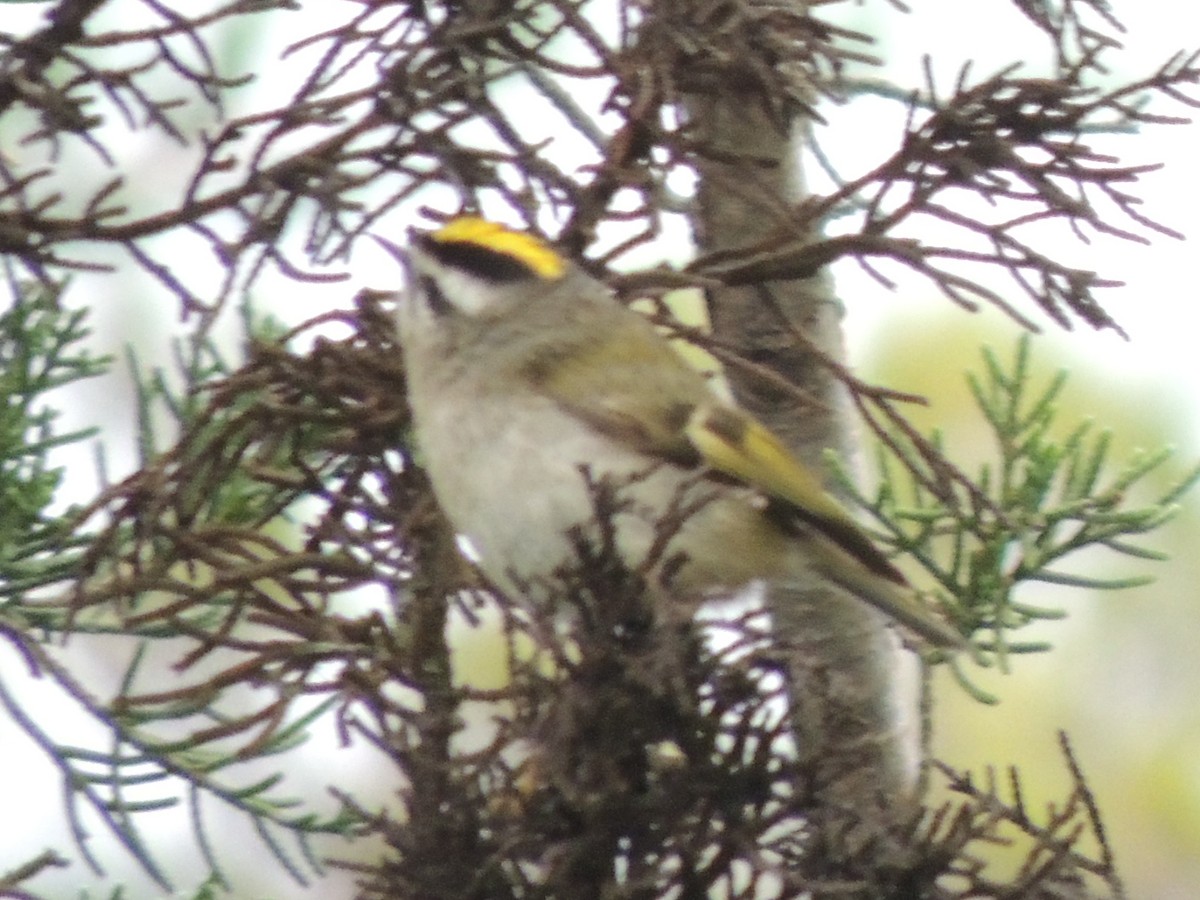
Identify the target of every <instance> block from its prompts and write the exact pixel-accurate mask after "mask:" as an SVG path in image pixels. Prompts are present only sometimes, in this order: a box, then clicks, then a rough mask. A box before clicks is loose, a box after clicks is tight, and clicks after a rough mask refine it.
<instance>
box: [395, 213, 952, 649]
mask: <svg viewBox="0 0 1200 900" xmlns="http://www.w3.org/2000/svg"><path fill="white" fill-rule="evenodd" d="M377 240H378V241H379V243H380V244H381V245H382V246H383V247H384V248H385V249H387V250H388V252H389V253H390V254H391V255H393V256H394V257H396V259H398V260H399V261H400V263H401V264H402V266H403V267H404V269H405V271H406V273H407V284H406V288H405V290H403V291H402V292H401V293H400V295H399V308H398V313H397V316H398V321H397V324H398V330H399V336H400V344H401V348H402V352H403V356H404V371H405V375H406V381H407V390H408V399H409V403H410V406H411V409H412V416H413V425H414V430H415V434H416V438H417V441H418V445H419V447H420V449H421V452H422V460H423V465H424V466H425V467H426V468H427V470H428V474H429V477H430V481H431V483H432V486H433V490H434V493H435V495H436V497H437V500H438V502H439V504H440V506H441V507H442V509H443V511H444V512H445V514H446V516H447V517H448V519H449V521H450V523H451V525H452V526H453V528H454V529H455V530H456V531H457V532H458V533H459V534H460V535H461V536H463V537H464V538H465V539H466V540H467V542H468V543H469V545H470V546H471V547H472V548H473V550H474V553H475V555H477V559H476V560H475V561H476V562H477V563H478V564H479V566H480V568H481V569H482V570H483V572H484V573H485V574H486V575H487V576H488V578H489V579H490V580H491V581H492V582H493V583H494V584H495V585H496V586H497V587H499V588H500V589H501V590H504V591H505V592H506V593H511V594H514V595H518V594H519V593H520V590H521V587H522V585H529V584H532V583H537V582H538V580H539V579H546V578H548V577H551V576H552V574H553V573H554V572H556V571H557V570H560V569H561V567H562V566H563V565H564V564H566V563H568V562H569V561H570V560H571V559H572V558H573V553H572V543H571V540H570V538H569V536H568V535H569V532H570V531H571V529H572V528H576V527H579V526H586V525H587V524H588V523H589V522H591V521H593V519H594V515H595V506H594V492H593V488H592V487H589V477H590V479H592V484H593V485H594V484H595V483H596V481H598V480H599V479H610V480H611V483H614V484H618V485H620V491H621V493H620V496H621V498H622V500H623V501H625V502H622V503H620V504H619V505H618V507H617V510H616V512H615V513H614V514H613V517H612V525H613V528H614V531H615V535H616V541H615V543H616V546H617V550H618V552H619V553H620V555H621V558H622V559H623V560H624V561H625V563H626V564H627V565H629V566H630V567H631V568H632V567H636V566H638V565H640V564H642V563H643V562H644V561H645V560H646V559H647V558H648V557H649V556H650V555H651V554H652V552H654V550H655V548H656V547H658V544H656V540H658V539H659V538H660V537H661V536H662V534H663V528H662V521H663V519H664V517H665V516H667V515H668V513H669V512H670V511H672V510H676V511H678V510H680V509H681V508H686V509H688V510H690V511H689V512H688V514H687V515H686V516H685V517H684V518H683V519H682V521H681V522H680V523H679V524H678V525H677V527H676V528H675V530H674V531H673V532H672V533H670V535H669V546H668V547H667V548H666V552H665V553H664V554H662V557H661V558H662V559H664V560H668V559H669V560H672V563H671V565H669V566H667V565H663V566H661V567H660V570H659V572H658V574H657V577H658V578H659V579H660V581H661V583H660V584H659V585H658V587H659V588H661V589H662V590H663V591H665V592H666V593H667V594H668V595H669V596H671V597H673V598H679V599H680V600H690V601H692V602H696V603H698V602H702V601H704V600H705V599H709V598H714V599H715V598H722V597H729V596H731V595H733V594H735V593H736V592H738V591H740V590H741V589H743V588H745V587H747V586H750V585H752V584H755V583H766V584H772V583H778V584H782V585H792V586H796V587H800V588H805V587H810V586H815V585H821V584H825V585H831V586H835V587H836V588H839V589H841V590H843V591H846V592H849V593H850V594H852V595H854V596H856V597H858V598H860V599H862V600H864V601H866V602H868V603H870V604H872V605H874V606H875V607H877V608H879V609H880V610H882V611H883V612H885V613H886V614H887V615H889V616H890V617H891V618H892V619H894V620H895V621H896V622H899V623H900V624H901V625H903V626H905V627H906V628H908V629H910V630H911V631H913V632H915V633H916V634H918V635H920V636H921V637H922V638H924V639H925V640H926V641H928V642H930V643H931V644H933V645H935V646H938V647H954V646H962V645H963V644H964V640H963V637H962V635H961V634H960V633H959V632H958V631H957V629H955V628H954V627H952V626H951V625H950V624H949V623H947V622H945V621H943V620H942V619H941V618H939V617H938V616H937V615H936V614H935V613H934V612H933V611H932V610H930V609H929V608H927V607H926V606H925V605H923V604H922V602H921V601H920V599H919V598H918V596H917V595H916V593H915V592H914V591H913V590H912V589H911V588H910V587H909V586H908V584H907V582H906V581H905V578H904V576H903V575H902V574H901V573H900V571H899V570H898V569H896V567H895V566H893V565H892V564H891V563H890V562H889V561H888V559H887V558H886V557H885V556H884V555H883V553H882V552H881V551H880V550H879V549H878V548H877V547H876V546H875V545H874V544H873V543H872V541H871V540H870V538H869V537H868V536H867V535H866V534H865V533H864V532H863V531H862V530H861V529H860V528H859V527H858V525H857V524H856V523H855V521H854V520H853V518H851V517H850V515H849V514H848V513H846V511H845V510H844V509H842V507H841V506H840V505H838V503H837V502H836V501H835V500H834V499H833V498H832V497H830V496H829V495H828V494H827V493H826V492H825V491H824V489H823V488H822V486H821V483H820V481H819V479H818V478H817V477H816V476H815V475H814V474H813V473H812V472H811V471H810V470H809V469H808V468H806V467H805V466H804V464H802V463H801V462H800V461H799V460H797V459H796V458H795V456H794V455H793V454H792V453H791V452H790V451H789V450H788V449H787V448H786V447H785V446H784V444H783V443H782V441H781V440H780V439H779V438H778V437H776V436H775V435H774V434H773V433H772V432H771V431H769V430H768V429H767V428H766V427H765V426H763V425H762V424H761V423H759V422H758V421H756V420H755V419H754V418H753V417H752V416H750V415H749V414H747V413H746V412H745V411H743V410H742V409H740V408H738V407H737V406H736V405H733V404H732V403H730V402H729V401H727V400H724V399H722V398H720V397H719V396H718V395H717V394H716V393H715V392H714V391H713V389H712V388H711V387H710V385H709V382H708V381H707V380H706V379H705V377H704V376H703V375H701V374H700V373H699V372H698V371H697V370H695V369H693V368H692V367H691V366H690V365H688V364H687V363H686V362H685V361H684V360H683V358H682V357H680V356H679V354H678V353H676V352H675V350H674V349H673V348H672V347H671V345H670V344H669V343H668V342H667V340H666V339H665V338H664V337H663V336H662V335H661V334H659V332H658V331H657V330H656V329H655V328H654V326H653V325H652V324H651V322H650V321H649V320H648V319H647V318H645V317H644V316H642V315H640V314H639V313H637V312H635V311H633V310H630V309H628V308H627V307H625V306H624V305H622V304H621V303H620V302H619V301H618V300H617V299H616V298H615V297H613V296H612V294H611V293H610V292H609V291H608V289H607V288H606V287H605V286H604V284H603V283H602V282H600V281H598V280H597V279H595V278H593V277H591V276H590V275H588V274H587V273H586V272H584V271H583V270H582V269H581V268H579V267H578V266H577V265H575V264H573V263H572V262H571V261H570V260H568V259H566V258H564V257H563V256H562V255H560V254H559V253H558V252H556V251H555V250H554V249H553V248H552V247H551V246H549V245H548V244H547V243H545V242H543V241H541V240H539V239H538V238H536V237H534V236H533V235H530V234H528V233H524V232H519V231H514V230H511V229H509V228H506V227H504V226H502V225H499V224H496V223H493V222H490V221H487V220H484V219H480V218H475V217H471V216H464V217H460V218H457V219H454V220H451V221H450V222H449V223H448V224H446V225H444V226H442V227H441V228H439V229H437V230H435V231H432V232H418V233H414V234H413V235H411V240H410V246H409V247H408V248H407V249H405V248H401V247H397V246H396V245H394V244H392V243H390V242H388V241H386V240H383V239H380V238H377ZM660 543H661V541H660Z"/></svg>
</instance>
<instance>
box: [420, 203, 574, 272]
mask: <svg viewBox="0 0 1200 900" xmlns="http://www.w3.org/2000/svg"><path fill="white" fill-rule="evenodd" d="M429 237H430V239H431V240H432V241H434V242H435V243H437V244H441V245H442V246H447V245H454V244H458V245H467V246H474V247H479V248H480V249H483V250H488V251H490V252H492V253H496V254H499V255H500V256H505V257H508V258H509V259H511V260H512V261H513V262H515V263H518V264H520V265H522V266H524V267H525V268H527V269H529V271H531V272H533V273H535V274H537V275H539V276H540V277H542V278H545V279H548V280H554V279H558V278H561V277H562V276H563V275H564V274H565V273H566V271H567V264H566V262H565V261H564V260H563V258H562V257H561V256H559V255H558V254H557V253H556V252H555V251H554V250H553V249H552V248H551V247H550V246H549V245H547V244H546V243H545V242H544V241H542V240H540V239H539V238H536V237H534V236H533V235H532V234H528V233H527V232H524V231H513V230H512V229H510V228H507V227H506V226H504V225H501V224H499V223H498V222H489V221H488V220H487V219H481V218H479V217H478V216H460V217H459V218H457V219H452V220H451V221H450V222H447V223H446V224H445V225H443V226H442V227H441V228H439V229H438V230H437V231H435V232H433V234H431V235H430V236H429Z"/></svg>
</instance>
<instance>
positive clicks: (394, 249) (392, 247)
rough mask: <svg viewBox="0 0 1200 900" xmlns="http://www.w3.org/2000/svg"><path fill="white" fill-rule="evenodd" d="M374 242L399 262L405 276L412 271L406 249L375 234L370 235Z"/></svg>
mask: <svg viewBox="0 0 1200 900" xmlns="http://www.w3.org/2000/svg"><path fill="white" fill-rule="evenodd" d="M371 237H372V239H374V241H375V243H377V244H378V245H379V246H380V247H382V248H383V249H384V250H385V251H387V254H388V256H390V257H391V258H392V259H394V260H395V261H396V262H398V263H399V264H400V268H402V269H403V270H404V274H405V276H406V277H407V276H408V275H410V273H411V271H412V261H411V260H410V259H409V258H408V251H407V250H405V249H404V248H403V247H401V246H400V245H399V244H393V243H392V242H391V241H389V240H388V239H387V238H382V237H380V236H379V235H377V234H373V235H371Z"/></svg>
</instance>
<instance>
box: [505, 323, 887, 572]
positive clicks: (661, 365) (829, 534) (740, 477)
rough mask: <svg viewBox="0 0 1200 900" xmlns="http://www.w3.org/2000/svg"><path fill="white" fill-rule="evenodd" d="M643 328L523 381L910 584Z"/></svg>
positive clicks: (781, 454) (541, 362)
mask: <svg viewBox="0 0 1200 900" xmlns="http://www.w3.org/2000/svg"><path fill="white" fill-rule="evenodd" d="M643 324H644V323H642V322H636V323H630V326H629V327H628V328H624V327H622V328H620V329H618V330H617V332H616V333H609V334H607V335H603V336H596V335H592V336H591V337H589V339H588V340H587V342H586V343H581V344H580V345H577V346H573V347H571V348H563V347H562V346H561V345H559V346H556V347H554V348H553V349H548V350H547V352H545V353H541V354H534V355H533V357H532V358H531V359H529V360H528V361H527V364H526V369H525V371H524V373H523V374H524V375H525V377H526V378H527V379H528V380H529V381H530V383H531V384H532V385H533V386H534V387H535V388H536V389H538V390H539V391H541V392H542V393H544V394H545V395H547V396H549V397H551V398H553V399H554V400H555V402H557V403H558V404H559V406H560V407H561V408H563V409H565V410H567V411H568V412H570V413H571V414H573V415H575V416H577V417H578V418H579V419H581V420H583V421H584V422H586V423H587V424H588V425H590V426H591V427H593V428H595V429H596V430H598V431H600V432H602V433H604V434H605V435H607V436H608V437H610V438H612V439H614V440H618V441H621V442H624V443H627V444H629V445H631V446H632V447H635V448H636V449H637V450H639V451H640V452H643V453H646V454H647V455H649V456H651V457H658V458H660V459H663V460H664V461H670V462H672V463H675V464H677V465H683V466H688V467H691V466H704V467H707V468H708V469H710V470H711V471H713V472H714V473H717V474H719V475H721V476H723V477H724V478H727V479H731V480H733V481H736V482H739V483H741V484H744V485H746V486H748V487H750V488H753V489H754V490H756V491H759V492H761V493H762V495H763V496H764V497H765V498H767V499H768V500H769V501H771V508H772V509H773V511H775V512H778V513H781V514H782V516H781V517H782V518H783V519H784V521H788V520H790V521H791V522H793V523H794V524H796V525H801V526H808V529H811V530H812V531H815V532H816V533H817V534H819V535H821V536H823V537H825V538H827V539H829V540H831V541H832V542H833V543H835V544H836V545H837V546H838V547H839V548H840V549H841V550H842V551H844V552H845V553H848V554H849V555H850V556H852V557H854V558H855V559H857V560H858V561H859V562H860V563H861V564H862V565H863V566H864V567H865V568H866V569H867V570H869V571H870V572H872V573H874V574H876V575H879V576H882V577H883V578H885V579H888V580H890V581H894V582H896V583H898V584H904V583H905V580H904V576H903V575H901V574H900V572H899V570H898V569H896V568H895V567H894V566H893V565H892V564H891V563H890V562H888V560H887V558H886V557H885V556H884V555H883V554H882V553H881V552H880V551H879V550H878V549H877V548H876V547H875V545H874V544H873V543H872V542H871V540H870V538H868V537H867V535H866V534H864V533H863V532H862V530H861V529H860V528H859V527H858V525H857V524H856V523H855V521H854V519H852V518H851V517H850V515H849V514H848V513H846V511H845V510H843V509H842V507H841V506H840V505H839V504H838V503H837V501H835V500H834V499H833V498H832V497H830V496H829V495H828V494H827V493H826V492H825V490H824V489H823V488H822V486H821V483H820V482H819V480H818V479H817V477H816V476H815V475H813V474H812V472H810V471H809V470H808V469H807V468H806V467H805V466H804V464H803V463H801V462H800V461H799V460H797V459H796V457H795V456H793V455H792V453H791V452H790V451H789V450H788V449H787V447H786V446H785V445H784V444H783V442H782V441H781V440H780V439H779V438H778V437H776V436H775V434H773V433H772V432H771V431H770V430H769V429H768V428H766V426H764V425H762V424H761V423H760V422H758V421H757V420H756V419H754V418H753V417H752V416H751V415H749V414H748V413H746V412H745V411H743V410H740V409H738V408H736V407H733V406H730V405H728V404H726V403H724V402H722V401H721V400H720V399H719V398H717V396H716V395H715V394H714V393H713V392H712V391H711V390H710V389H709V387H708V384H707V383H706V382H705V380H704V376H702V375H701V374H700V373H699V372H697V371H696V370H695V369H693V368H692V367H691V366H689V365H688V364H687V363H686V362H685V361H684V360H683V359H682V358H680V357H679V356H677V355H676V354H675V353H674V352H668V353H667V354H666V357H667V358H664V352H663V344H662V339H661V338H659V336H658V335H657V334H656V333H654V332H653V331H652V330H650V329H649V325H648V324H647V325H646V329H643V328H641V327H640V326H641V325H643Z"/></svg>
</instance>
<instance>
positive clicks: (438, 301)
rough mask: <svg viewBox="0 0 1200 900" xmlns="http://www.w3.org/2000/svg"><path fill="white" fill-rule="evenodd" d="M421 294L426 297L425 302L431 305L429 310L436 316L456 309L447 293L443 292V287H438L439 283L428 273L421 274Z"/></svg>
mask: <svg viewBox="0 0 1200 900" xmlns="http://www.w3.org/2000/svg"><path fill="white" fill-rule="evenodd" d="M420 284H421V294H422V296H423V297H424V298H425V303H426V305H427V306H428V307H429V311H430V312H432V313H433V314H434V315H435V316H444V315H446V314H448V313H450V312H453V311H454V306H453V305H452V304H451V303H450V301H449V300H447V299H446V295H445V294H443V293H442V289H441V288H440V287H438V283H437V282H436V281H434V280H433V279H432V278H430V277H429V276H428V275H423V276H421V279H420Z"/></svg>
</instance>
